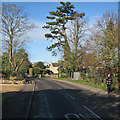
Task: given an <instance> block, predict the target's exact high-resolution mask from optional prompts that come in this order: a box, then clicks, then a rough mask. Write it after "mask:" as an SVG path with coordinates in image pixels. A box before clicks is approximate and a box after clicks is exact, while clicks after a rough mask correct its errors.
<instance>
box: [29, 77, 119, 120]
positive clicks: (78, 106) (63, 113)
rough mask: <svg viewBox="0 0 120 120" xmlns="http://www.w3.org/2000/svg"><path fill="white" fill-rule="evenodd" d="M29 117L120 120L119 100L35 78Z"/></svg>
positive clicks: (72, 86) (76, 87) (60, 82)
mask: <svg viewBox="0 0 120 120" xmlns="http://www.w3.org/2000/svg"><path fill="white" fill-rule="evenodd" d="M35 82H36V87H35V92H34V96H33V102H32V106H31V111H30V116H29V117H30V118H37V119H40V118H47V119H49V118H50V119H52V118H56V119H58V118H62V119H63V118H64V119H66V120H67V119H68V120H72V119H73V118H76V120H84V119H93V120H94V119H101V120H102V119H105V118H106V119H110V118H111V119H113V118H115V119H119V108H120V107H119V105H120V104H119V98H117V97H115V96H111V95H109V96H108V95H98V94H95V93H93V92H91V91H88V90H87V89H86V90H85V89H82V88H80V87H79V85H76V84H73V83H72V82H71V83H70V82H68V83H67V82H64V81H59V80H52V79H47V78H43V79H36V80H35Z"/></svg>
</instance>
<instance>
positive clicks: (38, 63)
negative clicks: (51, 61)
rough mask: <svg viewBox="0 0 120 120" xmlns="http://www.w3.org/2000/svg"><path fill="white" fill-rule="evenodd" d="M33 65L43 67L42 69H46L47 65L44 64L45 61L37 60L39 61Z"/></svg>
mask: <svg viewBox="0 0 120 120" xmlns="http://www.w3.org/2000/svg"><path fill="white" fill-rule="evenodd" d="M33 67H39V68H41V69H45V65H44V63H43V62H41V61H40V62H37V63H34V64H33Z"/></svg>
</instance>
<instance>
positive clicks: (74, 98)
mask: <svg viewBox="0 0 120 120" xmlns="http://www.w3.org/2000/svg"><path fill="white" fill-rule="evenodd" d="M64 93H65V94H67V95H68V96H69V97H71V98H72V99H73V100H75V98H74V97H73V96H71V95H70V94H68V93H67V92H64Z"/></svg>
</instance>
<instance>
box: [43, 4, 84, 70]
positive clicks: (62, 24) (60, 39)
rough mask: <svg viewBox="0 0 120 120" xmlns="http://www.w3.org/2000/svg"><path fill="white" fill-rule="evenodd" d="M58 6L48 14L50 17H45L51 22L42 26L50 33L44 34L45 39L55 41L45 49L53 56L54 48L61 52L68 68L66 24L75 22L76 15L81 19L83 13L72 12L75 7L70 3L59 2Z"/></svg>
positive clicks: (68, 51) (68, 53)
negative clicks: (71, 21)
mask: <svg viewBox="0 0 120 120" xmlns="http://www.w3.org/2000/svg"><path fill="white" fill-rule="evenodd" d="M60 4H61V6H59V7H57V10H56V11H51V12H49V14H50V16H47V18H48V19H49V20H51V22H46V25H45V26H43V28H45V29H48V30H50V33H47V34H45V37H46V38H47V39H51V41H53V40H56V41H57V42H55V43H54V44H52V45H51V46H49V47H47V49H48V50H50V51H52V52H53V53H54V54H56V48H58V50H62V51H63V54H64V56H63V57H64V61H65V63H66V64H67V66H69V64H70V62H69V61H70V56H71V50H70V45H69V42H68V38H67V32H66V30H67V27H66V24H67V23H68V21H70V20H75V19H76V14H77V17H78V16H80V17H83V16H84V15H85V13H81V14H78V13H77V12H76V11H74V8H75V7H74V6H73V5H72V4H71V3H70V2H66V3H65V2H60ZM68 69H69V68H68Z"/></svg>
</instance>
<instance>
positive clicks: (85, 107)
mask: <svg viewBox="0 0 120 120" xmlns="http://www.w3.org/2000/svg"><path fill="white" fill-rule="evenodd" d="M83 107H84V108H85V109H87V110H88V111H89V112H91V113H92V114H94V115H95V116H96V117H97V118H99V119H100V120H102V118H101V117H99V116H98V115H96V114H95V113H94V112H93V111H91V110H90V109H89V108H87V107H86V106H83Z"/></svg>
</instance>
